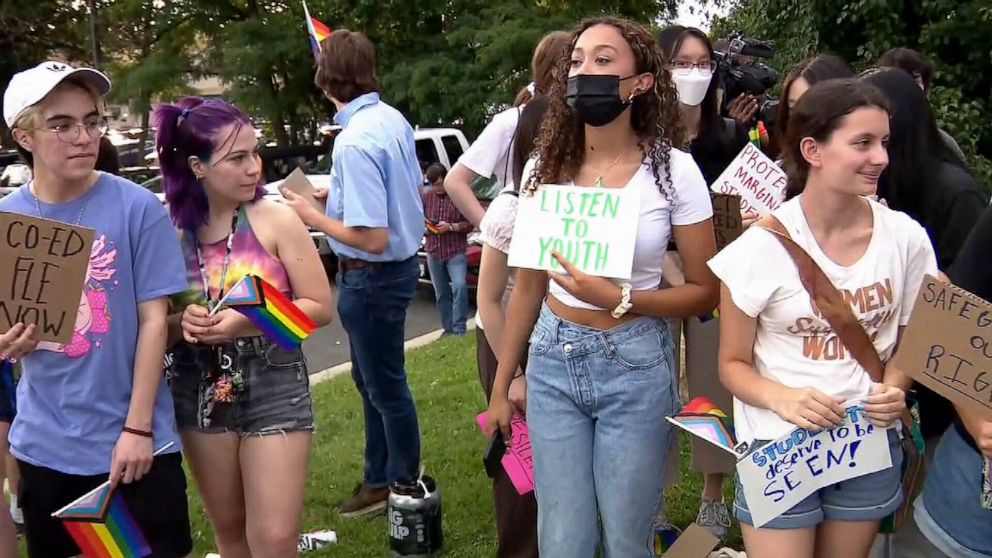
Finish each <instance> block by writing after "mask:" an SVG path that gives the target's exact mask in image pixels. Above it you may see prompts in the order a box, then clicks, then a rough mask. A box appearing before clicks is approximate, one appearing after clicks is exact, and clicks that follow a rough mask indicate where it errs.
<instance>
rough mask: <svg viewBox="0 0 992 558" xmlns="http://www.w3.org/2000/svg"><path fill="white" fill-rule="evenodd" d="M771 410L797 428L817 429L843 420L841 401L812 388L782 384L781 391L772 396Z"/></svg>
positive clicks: (831, 426) (833, 425)
mask: <svg viewBox="0 0 992 558" xmlns="http://www.w3.org/2000/svg"><path fill="white" fill-rule="evenodd" d="M772 401H773V403H774V404H773V405H772V409H771V410H772V411H774V413H775V414H776V415H778V416H779V418H781V419H782V420H787V421H789V422H791V423H792V424H794V425H796V426H798V427H799V428H805V429H807V430H811V431H818V430H822V429H824V428H833V427H835V426H837V425H838V424H840V423H841V422H843V421H844V407H843V406H842V405H841V403H843V401H838V400H836V399H834V398H832V397H830V396H829V395H826V394H825V393H823V392H822V391H819V390H816V389H813V388H790V387H785V386H782V390H781V393H779V394H776V395H775V396H774V397H772Z"/></svg>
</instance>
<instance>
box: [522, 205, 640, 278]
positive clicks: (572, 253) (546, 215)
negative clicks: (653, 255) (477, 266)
mask: <svg viewBox="0 0 992 558" xmlns="http://www.w3.org/2000/svg"><path fill="white" fill-rule="evenodd" d="M640 202H641V200H640V196H638V195H637V193H636V192H634V191H632V190H629V189H627V188H623V189H620V188H583V187H581V186H555V185H543V186H541V187H540V188H539V189H538V190H537V192H536V193H535V194H534V195H532V196H530V195H524V194H521V195H520V201H519V205H518V208H517V220H516V222H515V224H514V226H513V240H512V241H511V243H510V254H509V258H508V260H507V262H508V263H509V265H510V267H524V268H528V269H543V270H550V271H557V272H561V271H562V268H561V266H560V265H559V264H558V261H557V260H555V259H554V257H552V255H551V254H552V252H558V253H559V254H561V255H562V257H564V258H565V259H566V260H568V261H569V262H571V263H572V264H573V265H575V266H576V267H578V268H579V269H580V270H581V271H583V272H585V273H588V274H589V275H596V276H600V277H611V278H615V279H630V273H631V268H632V266H633V262H634V240H635V238H636V235H637V220H638V215H639V214H640Z"/></svg>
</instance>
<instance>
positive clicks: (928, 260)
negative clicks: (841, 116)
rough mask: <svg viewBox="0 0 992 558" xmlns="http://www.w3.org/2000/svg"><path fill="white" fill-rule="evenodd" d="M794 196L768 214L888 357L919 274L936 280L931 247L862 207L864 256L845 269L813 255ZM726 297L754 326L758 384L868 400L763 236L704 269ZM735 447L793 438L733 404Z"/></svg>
mask: <svg viewBox="0 0 992 558" xmlns="http://www.w3.org/2000/svg"><path fill="white" fill-rule="evenodd" d="M801 199H802V196H799V197H796V198H794V199H792V200H790V201H788V202H786V203H784V204H782V206H781V207H779V208H778V209H777V210H776V211H775V212H774V213H773V214H774V215H775V217H777V218H778V219H779V221H781V222H782V224H783V225H784V226H785V228H786V230H788V231H789V234H790V235H791V236H792V238H793V240H795V241H796V243H797V244H799V246H801V247H802V248H803V249H804V250H806V251H807V252H808V253H809V255H810V256H811V257H812V258H813V260H814V261H815V262H816V263H817V264H818V265H819V266H820V268H821V269H823V271H824V273H825V274H826V275H827V277H828V278H829V279H830V281H831V282H832V283H833V285H834V286H835V287H836V288H837V290H838V291H840V293H841V295H842V296H843V297H844V298H845V299H846V300H848V301H850V305H851V309H852V311H853V312H854V314H855V315H856V316H857V318H858V319H859V320H860V322H861V324H862V325H863V326H864V327H865V330H866V331H867V332H868V335H869V337H871V339H872V341H873V343H874V345H875V349H877V350H878V353H879V355H880V356H881V358H882V361H883V362H885V361H887V360H888V359H889V358H890V357H891V356H892V354H893V351H894V349H895V346H896V342H897V340H898V334H899V327H900V326H905V325H906V324H907V323H908V321H909V316H910V313H911V312H912V309H913V303H914V302H915V300H916V295H917V293H918V291H919V289H920V286H921V284H922V282H923V276H924V274H928V273H929V274H936V273H937V260H936V257H935V255H934V250H933V246H931V244H930V239H929V237H928V236H927V233H926V230H924V229H923V227H921V226H920V225H919V224H918V223H916V221H914V220H913V219H911V218H910V217H909V216H907V215H905V214H903V213H900V212H897V211H893V210H891V209H889V208H887V207H885V206H883V205H881V204H878V203H875V202H873V201H869V203H870V204H871V209H872V214H873V219H874V228H873V232H872V237H871V240H870V241H869V243H868V248H867V250H866V251H865V253H864V254H863V255H862V256H861V258H860V259H859V260H858V261H857V262H855V263H854V264H853V265H850V266H841V265H838V264H837V263H835V262H834V261H833V260H831V259H830V258H828V257H827V255H826V254H824V253H823V251H822V250H821V249H820V246H819V245H818V244H817V242H816V240H815V239H814V238H813V233H812V231H811V230H810V228H809V224H808V223H807V221H806V216H805V213H804V212H803V210H802V206H801V205H800V200H801ZM709 266H710V268H711V269H712V270H713V272H714V273H715V274H716V275H717V276H718V277H719V278H720V280H721V281H722V282H723V283H724V284H725V285H726V286H727V289H728V290H729V291H730V295H731V298H732V299H733V301H734V304H735V305H736V306H737V307H738V308H740V309H741V310H742V311H743V312H744V313H745V314H747V315H748V316H751V317H752V318H757V319H758V324H757V331H756V335H755V341H754V367H755V369H756V370H757V372H758V374H760V375H761V376H763V377H766V378H769V379H771V380H774V381H776V382H779V383H781V384H783V385H786V386H789V387H797V388H801V387H811V388H815V389H817V390H819V391H821V392H823V393H824V394H826V395H829V396H831V397H837V398H840V399H843V400H849V399H853V398H856V397H864V396H867V395H868V393H869V391H870V389H871V383H872V382H871V378H870V376H869V375H868V372H867V371H866V370H865V369H864V368H862V367H861V365H859V364H858V363H857V361H856V360H855V359H854V358H853V357H852V356H851V354H850V353H849V352H848V351H847V349H846V348H845V346H844V344H843V343H841V342H840V339H838V337H837V336H836V335H835V334H834V332H833V330H832V328H831V327H830V325H829V324H828V323H827V321H826V320H825V319H824V318H823V317H822V316H820V314H819V312H818V311H817V310H816V308H815V305H814V304H813V302H812V300H811V299H810V296H809V294H808V293H807V291H806V289H805V288H803V286H802V283H801V282H800V280H799V273H798V271H797V270H796V265H795V263H794V262H793V260H792V258H791V257H790V256H789V254H788V252H786V250H785V248H784V247H783V246H782V244H781V242H780V241H779V240H778V239H777V238H776V237H775V236H774V235H773V234H772V233H770V232H768V231H766V230H763V229H761V228H759V227H751V228H750V229H748V230H747V231H745V232H744V234H743V235H741V236H740V238H738V239H737V240H735V241H734V242H733V243H731V244H730V245H729V246H727V247H726V248H724V249H723V250H722V251H721V252H720V253H719V254H717V255H716V256H715V257H714V258H713V259H711V260H710V261H709ZM734 425H735V428H736V434H737V439H738V441H742V442H750V441H752V440H755V439H758V440H772V439H775V438H778V437H780V436H782V435H784V434H786V433H788V432H790V431H791V430H793V429H794V428H795V426H794V425H792V424H791V423H789V422H787V421H785V420H782V419H781V418H779V417H778V415H776V414H775V413H774V412H772V411H771V410H768V409H761V408H757V407H754V406H751V405H747V404H745V403H743V402H741V401H740V400H738V399H737V398H734Z"/></svg>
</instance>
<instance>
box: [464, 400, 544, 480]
mask: <svg viewBox="0 0 992 558" xmlns="http://www.w3.org/2000/svg"><path fill="white" fill-rule="evenodd" d="M486 417H487V413H482V414H480V415H479V416H477V417H475V420H476V422H478V423H479V428H481V429H482V431H483V432H484V433H485V434H486V435H488V434H489V433H488V432H486ZM510 433H511V434H510V447H508V448H507V449H506V453H505V454H503V460H502V464H503V469H504V470H505V471H506V476H508V477H510V482H512V483H513V488H516V489H517V494H521V495H523V494H527V493H530V492H533V491H534V459H533V457H532V453H533V452H532V450H531V447H530V431H529V430H528V429H527V422H526V421H525V420H524V419H523V417H520V416H519V415H513V418H511V419H510Z"/></svg>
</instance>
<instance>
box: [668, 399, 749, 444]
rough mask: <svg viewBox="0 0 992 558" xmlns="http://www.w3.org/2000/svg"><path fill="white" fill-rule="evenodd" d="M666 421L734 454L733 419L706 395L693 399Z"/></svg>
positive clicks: (735, 442)
mask: <svg viewBox="0 0 992 558" xmlns="http://www.w3.org/2000/svg"><path fill="white" fill-rule="evenodd" d="M668 422H670V423H672V424H674V425H675V426H678V427H679V428H681V429H682V430H685V431H686V432H688V433H689V434H693V435H695V436H699V437H700V438H702V439H704V440H706V441H707V442H709V443H711V444H713V445H715V446H717V447H719V448H721V449H724V450H726V451H729V452H730V453H733V454H734V455H736V452H735V451H734V447H736V446H737V439H736V438H735V437H734V421H733V420H731V419H730V417H728V416H727V415H726V413H724V412H723V411H721V410H720V408H719V407H717V406H716V405H714V404H713V402H712V401H710V400H709V399H708V398H706V397H697V398H695V399H693V400H692V401H690V402H689V404H688V405H686V406H685V407H683V408H682V410H681V411H679V412H678V413H677V414H676V415H675V416H674V417H668Z"/></svg>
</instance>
